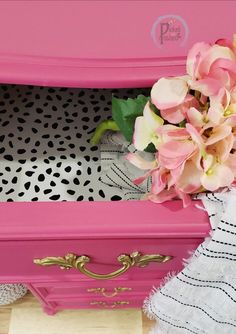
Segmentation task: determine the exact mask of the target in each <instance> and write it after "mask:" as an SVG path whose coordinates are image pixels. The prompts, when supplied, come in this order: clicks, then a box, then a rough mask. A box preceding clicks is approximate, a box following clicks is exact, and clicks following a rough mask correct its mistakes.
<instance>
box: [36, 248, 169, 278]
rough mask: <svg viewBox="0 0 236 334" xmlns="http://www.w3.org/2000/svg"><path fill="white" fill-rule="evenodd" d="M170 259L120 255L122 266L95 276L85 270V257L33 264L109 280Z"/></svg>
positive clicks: (57, 258)
mask: <svg viewBox="0 0 236 334" xmlns="http://www.w3.org/2000/svg"><path fill="white" fill-rule="evenodd" d="M171 259H172V256H169V255H160V254H151V255H142V254H141V253H139V252H133V253H131V254H130V255H127V254H122V255H119V256H118V257H117V261H118V262H119V263H121V264H122V267H121V268H120V269H118V270H116V271H114V272H112V273H109V274H96V273H93V272H91V271H90V270H88V269H86V267H85V266H86V264H87V263H89V262H90V257H88V256H86V255H75V254H73V253H68V254H67V255H66V256H64V257H60V256H58V257H45V258H43V259H35V260H34V263H35V264H38V265H41V266H54V265H58V266H60V268H61V269H70V268H75V269H78V270H79V271H80V272H81V273H83V274H84V275H86V276H88V277H90V278H94V279H111V278H115V277H118V276H120V275H122V274H124V273H125V272H126V271H127V270H129V268H131V267H134V266H137V267H145V266H147V265H148V264H149V263H151V262H158V263H164V262H167V261H169V260H171Z"/></svg>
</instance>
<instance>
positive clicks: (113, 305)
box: [90, 300, 129, 308]
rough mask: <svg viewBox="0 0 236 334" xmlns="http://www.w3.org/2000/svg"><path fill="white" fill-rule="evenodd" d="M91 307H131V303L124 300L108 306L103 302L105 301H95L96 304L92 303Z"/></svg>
mask: <svg viewBox="0 0 236 334" xmlns="http://www.w3.org/2000/svg"><path fill="white" fill-rule="evenodd" d="M90 305H97V306H103V307H110V308H115V307H117V306H122V305H129V302H127V301H123V300H122V301H117V302H113V303H112V304H107V303H106V302H103V301H98V302H97V301H95V302H90Z"/></svg>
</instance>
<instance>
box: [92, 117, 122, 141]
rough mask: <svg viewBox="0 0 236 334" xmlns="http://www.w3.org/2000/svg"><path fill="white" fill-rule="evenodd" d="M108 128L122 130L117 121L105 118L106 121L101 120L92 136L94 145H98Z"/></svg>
mask: <svg viewBox="0 0 236 334" xmlns="http://www.w3.org/2000/svg"><path fill="white" fill-rule="evenodd" d="M108 130H112V131H120V129H119V127H118V125H117V124H116V122H115V121H113V120H105V121H103V122H101V123H100V124H99V125H98V127H97V128H96V130H95V132H94V134H93V135H92V138H91V139H90V143H91V144H92V145H98V143H99V142H100V140H101V138H102V136H103V134H104V133H105V132H106V131H108Z"/></svg>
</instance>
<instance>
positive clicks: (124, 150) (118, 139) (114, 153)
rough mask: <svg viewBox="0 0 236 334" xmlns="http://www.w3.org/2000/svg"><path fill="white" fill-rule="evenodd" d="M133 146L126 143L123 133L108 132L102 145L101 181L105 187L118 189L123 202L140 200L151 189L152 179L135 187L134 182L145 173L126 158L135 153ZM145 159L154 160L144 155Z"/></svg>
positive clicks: (151, 155) (149, 154) (149, 155)
mask: <svg viewBox="0 0 236 334" xmlns="http://www.w3.org/2000/svg"><path fill="white" fill-rule="evenodd" d="M135 151H136V150H135V148H134V146H133V145H132V144H129V143H128V142H126V141H125V139H124V137H123V136H122V135H121V133H113V132H107V133H106V135H105V136H104V137H103V139H102V144H101V167H102V176H101V179H100V181H101V182H102V183H103V185H104V186H108V187H116V188H117V192H118V191H119V193H117V194H118V195H119V196H120V197H121V198H122V199H123V200H127V201H129V200H139V199H140V198H141V197H142V196H143V195H144V194H145V193H147V192H148V191H149V188H150V178H149V179H147V180H146V181H145V182H144V183H143V184H141V185H135V184H134V183H133V180H134V179H135V178H137V177H139V176H141V175H143V171H141V170H140V169H138V168H136V167H134V166H133V165H131V164H130V163H129V162H128V161H127V160H126V159H125V156H126V155H127V154H128V153H130V152H135ZM143 154H144V155H145V159H148V158H150V159H153V154H151V153H143Z"/></svg>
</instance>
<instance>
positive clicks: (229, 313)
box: [144, 190, 236, 334]
mask: <svg viewBox="0 0 236 334" xmlns="http://www.w3.org/2000/svg"><path fill="white" fill-rule="evenodd" d="M199 198H201V199H202V201H203V203H204V206H205V208H206V210H207V212H208V214H209V218H210V222H211V225H212V236H211V237H209V238H207V239H206V240H205V242H204V243H203V244H201V245H200V246H199V247H198V249H197V250H196V251H195V253H194V254H193V256H192V257H191V259H189V260H188V261H187V263H186V266H185V268H184V270H183V271H182V272H181V273H179V274H178V275H176V276H173V277H170V278H169V279H167V282H166V284H164V285H163V286H162V287H161V288H160V289H159V290H157V291H154V292H153V293H152V295H151V296H150V297H149V298H148V299H147V300H146V301H145V304H144V309H145V312H146V313H147V314H148V316H149V317H150V318H154V319H157V320H158V322H157V325H156V327H155V328H154V329H153V330H152V332H151V333H152V334H167V333H168V334H169V333H170V334H177V333H178V334H179V333H181V334H184V333H193V334H235V333H236V191H235V190H231V191H230V192H227V193H224V194H219V193H217V194H216V193H213V194H205V195H201V196H199ZM190 224H191V222H190Z"/></svg>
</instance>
